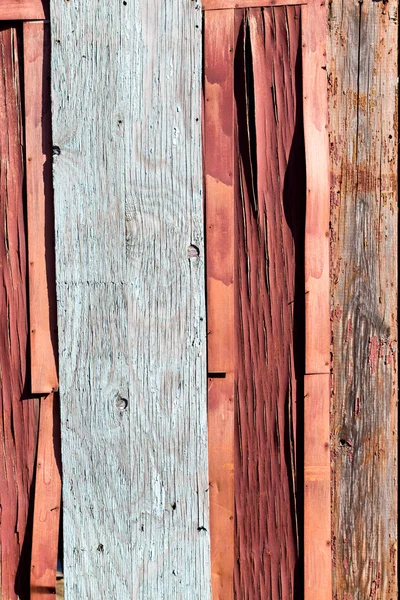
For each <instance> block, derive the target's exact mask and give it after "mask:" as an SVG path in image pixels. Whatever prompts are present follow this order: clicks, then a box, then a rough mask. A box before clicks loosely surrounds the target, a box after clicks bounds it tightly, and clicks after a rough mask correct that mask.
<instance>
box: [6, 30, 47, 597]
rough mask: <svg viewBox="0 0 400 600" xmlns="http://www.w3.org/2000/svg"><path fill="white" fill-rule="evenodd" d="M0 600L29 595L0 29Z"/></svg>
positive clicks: (21, 362) (26, 458) (31, 439)
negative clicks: (0, 599)
mask: <svg viewBox="0 0 400 600" xmlns="http://www.w3.org/2000/svg"><path fill="white" fill-rule="evenodd" d="M0 75H1V76H0V157H1V162H0V431H1V435H0V452H1V460H0V507H1V508H0V513H1V516H0V597H1V598H4V599H7V600H16V599H17V598H18V597H21V598H22V597H26V596H27V594H29V547H30V530H29V529H30V528H29V526H28V528H27V523H28V514H29V504H30V491H31V484H32V477H33V469H34V460H35V454H36V433H37V408H38V403H37V400H33V399H28V398H29V396H28V397H27V396H26V395H25V391H26V390H27V388H28V385H27V336H28V322H27V321H28V320H27V294H26V290H27V273H26V250H25V248H26V232H25V223H24V203H23V172H24V168H23V158H22V144H21V137H22V124H21V99H20V83H19V69H18V41H17V33H16V29H15V28H14V27H10V26H8V25H2V26H1V28H0Z"/></svg>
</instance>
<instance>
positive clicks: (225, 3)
mask: <svg viewBox="0 0 400 600" xmlns="http://www.w3.org/2000/svg"><path fill="white" fill-rule="evenodd" d="M301 4H307V0H287V1H285V0H203V2H202V8H203V10H223V9H225V10H226V9H242V8H257V7H258V8H260V7H263V6H266V7H276V8H278V7H280V6H296V5H301Z"/></svg>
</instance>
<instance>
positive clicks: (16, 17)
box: [0, 0, 49, 21]
mask: <svg viewBox="0 0 400 600" xmlns="http://www.w3.org/2000/svg"><path fill="white" fill-rule="evenodd" d="M48 16H49V11H48V0H0V21H21V20H24V21H28V20H41V19H47V18H48Z"/></svg>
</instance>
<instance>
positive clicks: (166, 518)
mask: <svg viewBox="0 0 400 600" xmlns="http://www.w3.org/2000/svg"><path fill="white" fill-rule="evenodd" d="M51 9H52V10H51V18H52V22H51V27H52V100H53V143H54V145H55V146H56V148H57V149H56V152H55V156H54V193H55V216H56V271H57V294H58V325H59V340H60V348H59V356H60V372H59V376H60V398H61V427H62V458H63V486H64V490H63V501H64V543H65V556H64V569H65V595H66V598H67V599H68V600H76V598H96V600H97V599H98V600H101V599H102V598H103V599H104V600H109V599H110V598H118V599H119V600H130V599H131V598H137V599H142V600H147V599H149V598H154V599H156V598H171V599H173V598H176V599H178V598H179V599H182V600H193V599H194V598H196V599H197V598H198V599H201V600H207V599H209V598H210V588H211V584H210V573H211V569H210V558H209V552H210V545H209V535H210V534H209V523H208V472H207V404H206V382H207V374H206V351H205V341H206V329H205V324H206V321H205V290H204V281H205V276H204V247H203V214H202V176H201V175H202V171H201V131H200V129H201V103H200V99H201V69H202V58H201V43H202V31H201V25H202V19H201V10H200V7H198V6H196V4H195V3H192V2H186V3H182V2H181V0H173V1H172V2H168V3H165V2H164V1H163V0H156V1H155V2H153V3H148V2H136V3H132V2H130V1H127V2H125V1H124V2H120V3H117V4H115V5H114V4H113V5H112V6H111V5H110V3H109V2H100V3H99V2H97V1H93V0H88V1H87V2H85V3H84V4H83V3H76V2H61V3H60V2H58V1H56V0H54V1H53V2H52V5H51ZM196 249H198V252H197V250H196Z"/></svg>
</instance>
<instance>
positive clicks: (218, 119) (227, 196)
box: [204, 10, 235, 600]
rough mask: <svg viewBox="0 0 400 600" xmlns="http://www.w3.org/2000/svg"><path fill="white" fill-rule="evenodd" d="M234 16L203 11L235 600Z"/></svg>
mask: <svg viewBox="0 0 400 600" xmlns="http://www.w3.org/2000/svg"><path fill="white" fill-rule="evenodd" d="M234 23H235V20H234V11H233V10H224V11H212V12H208V13H205V28H204V94H205V97H204V167H205V194H206V207H205V213H206V220H205V221H206V263H207V319H208V324H207V330H208V371H209V379H208V381H209V386H208V439H209V479H210V488H209V490H210V536H211V578H212V597H213V599H214V600H233V573H234V534H235V529H234V430H235V426H234V389H235V381H234V355H235V348H234V230H235V222H234V209H235V207H234V144H235V135H234V88H233V63H234Z"/></svg>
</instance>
